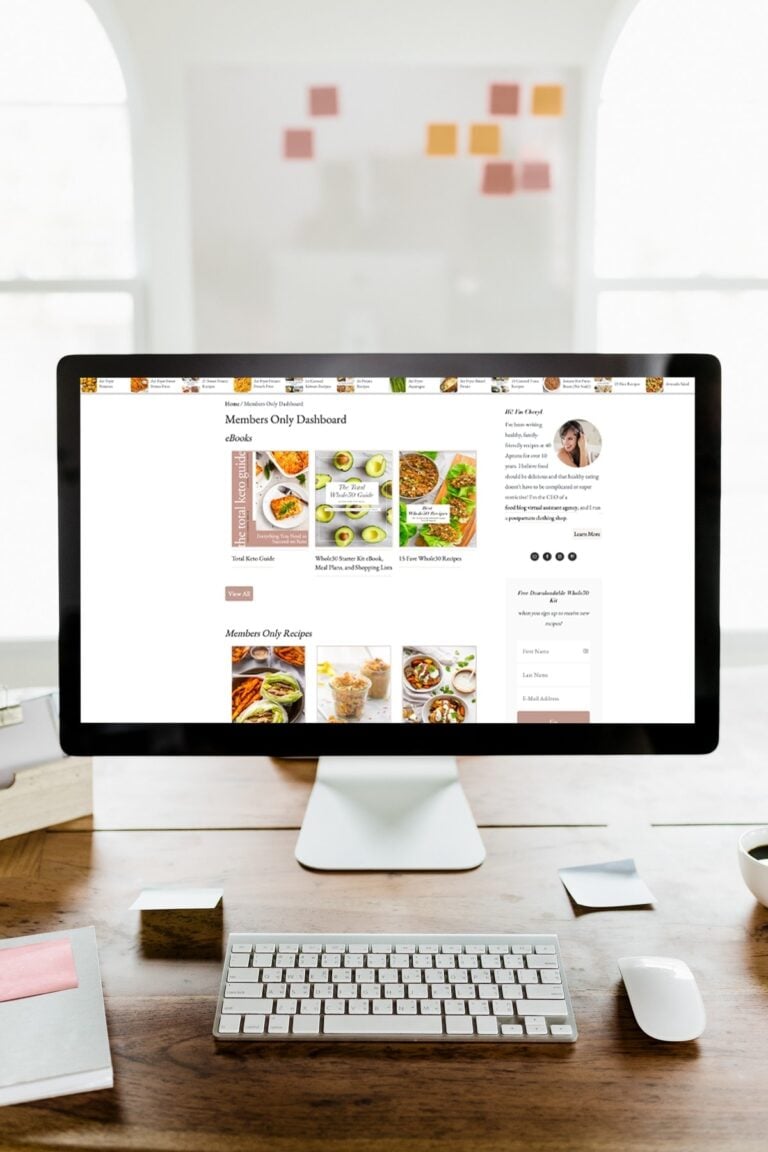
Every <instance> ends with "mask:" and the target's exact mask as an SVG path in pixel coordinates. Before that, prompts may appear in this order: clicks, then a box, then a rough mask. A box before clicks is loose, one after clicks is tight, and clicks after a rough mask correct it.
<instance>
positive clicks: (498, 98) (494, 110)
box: [488, 84, 520, 116]
mask: <svg viewBox="0 0 768 1152" xmlns="http://www.w3.org/2000/svg"><path fill="white" fill-rule="evenodd" d="M488 103H489V106H490V107H489V111H490V113H491V115H492V116H517V114H518V112H519V111H520V85H519V84H491V90H490V94H489V101H488Z"/></svg>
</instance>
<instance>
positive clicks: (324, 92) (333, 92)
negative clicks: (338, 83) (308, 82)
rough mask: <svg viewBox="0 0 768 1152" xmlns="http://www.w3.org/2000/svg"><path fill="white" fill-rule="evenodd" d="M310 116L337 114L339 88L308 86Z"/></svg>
mask: <svg viewBox="0 0 768 1152" xmlns="http://www.w3.org/2000/svg"><path fill="white" fill-rule="evenodd" d="M309 114H310V116H338V114H339V90H338V88H336V87H324V88H310V90H309Z"/></svg>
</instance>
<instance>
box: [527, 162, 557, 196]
mask: <svg viewBox="0 0 768 1152" xmlns="http://www.w3.org/2000/svg"><path fill="white" fill-rule="evenodd" d="M520 187H521V188H522V189H523V191H524V192H547V191H549V189H550V188H551V187H552V175H551V172H550V167H549V164H547V163H546V162H545V161H543V160H541V161H539V160H528V161H525V162H524V163H523V166H522V169H521V172H520Z"/></svg>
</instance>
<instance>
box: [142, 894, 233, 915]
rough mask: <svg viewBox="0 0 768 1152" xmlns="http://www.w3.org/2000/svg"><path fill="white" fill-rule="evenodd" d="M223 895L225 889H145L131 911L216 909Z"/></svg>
mask: <svg viewBox="0 0 768 1152" xmlns="http://www.w3.org/2000/svg"><path fill="white" fill-rule="evenodd" d="M223 895H224V889H223V888H145V889H144V890H143V891H142V892H139V894H138V896H137V897H136V899H135V900H134V902H133V904H131V907H130V911H131V912H133V911H135V910H138V909H143V910H144V911H145V912H147V911H159V910H162V909H173V908H215V907H216V905H217V904H218V902H219V900H221V898H222V896H223Z"/></svg>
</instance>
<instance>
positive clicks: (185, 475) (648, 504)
mask: <svg viewBox="0 0 768 1152" xmlns="http://www.w3.org/2000/svg"><path fill="white" fill-rule="evenodd" d="M719 401H720V395H719V365H718V363H717V361H716V360H714V358H712V357H708V356H684V355H678V356H599V355H591V356H590V355H566V356H563V355H560V356H546V355H537V356H528V355H475V356H473V355H454V356H451V355H439V356H437V355H435V356H426V355H401V356H396V355H386V356H384V355H382V356H367V355H353V354H348V355H338V356H329V355H317V356H309V355H292V356H288V355H253V356H227V355H221V356H213V355H209V356H204V355H188V356H170V357H168V356H154V355H145V356H131V357H98V356H93V357H68V358H65V359H64V360H63V361H62V362H61V364H60V366H59V466H60V547H61V568H60V574H61V578H60V584H61V692H62V739H63V744H64V747H65V748H67V749H68V750H72V751H78V752H88V753H98V752H112V753H115V752H124V753H149V752H157V751H163V752H166V753H177V754H181V753H216V754H219V753H220V754H241V755H247V754H249V753H251V754H256V753H258V754H265V755H271V756H278V757H279V756H307V757H312V756H317V755H320V754H322V755H331V754H335V755H340V756H355V757H365V756H373V755H376V754H378V755H381V754H386V755H388V756H391V757H406V756H411V757H413V756H428V755H442V756H456V755H461V754H474V753H478V752H481V751H482V752H486V751H487V752H491V753H504V754H515V753H521V754H531V753H538V752H549V753H552V752H564V753H572V752H591V751H592V752H638V751H647V752H653V751H665V752H676V751H677V752H701V751H707V750H709V749H711V748H712V747H713V746H714V745H715V744H716V741H717V680H718V670H717V666H718V638H717V637H718V631H717V602H718V557H719V433H720V407H719ZM257 727H258V728H259V731H258V732H256V728H257Z"/></svg>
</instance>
